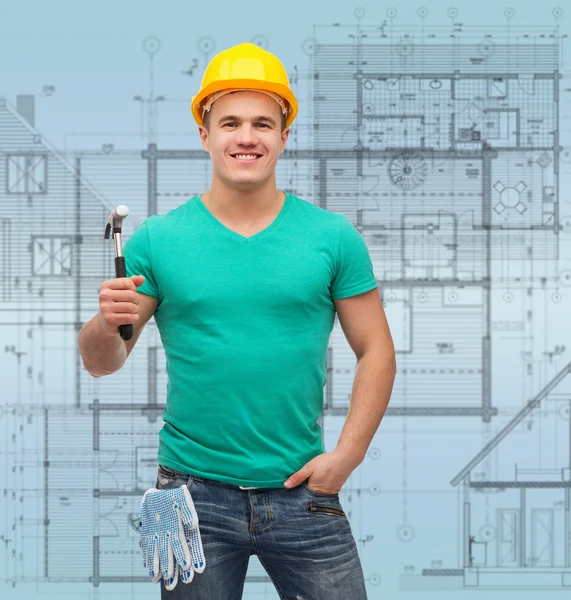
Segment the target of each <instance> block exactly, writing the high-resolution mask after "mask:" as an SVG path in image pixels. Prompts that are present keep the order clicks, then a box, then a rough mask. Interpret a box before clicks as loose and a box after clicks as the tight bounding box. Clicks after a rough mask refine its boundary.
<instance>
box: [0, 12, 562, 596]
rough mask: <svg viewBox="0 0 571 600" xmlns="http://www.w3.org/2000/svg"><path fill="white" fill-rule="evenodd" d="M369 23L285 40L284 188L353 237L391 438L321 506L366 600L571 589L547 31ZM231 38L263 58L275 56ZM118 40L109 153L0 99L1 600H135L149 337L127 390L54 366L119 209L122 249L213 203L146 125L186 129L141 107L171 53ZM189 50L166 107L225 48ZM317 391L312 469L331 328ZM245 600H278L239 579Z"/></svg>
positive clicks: (204, 42)
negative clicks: (201, 200) (119, 110)
mask: <svg viewBox="0 0 571 600" xmlns="http://www.w3.org/2000/svg"><path fill="white" fill-rule="evenodd" d="M324 8H325V7H324ZM353 9H354V12H351V11H353ZM382 10H383V11H385V12H384V15H383V16H382V17H380V18H379V16H378V15H375V16H374V17H373V16H370V15H368V14H367V13H366V11H365V10H364V9H363V8H360V7H356V8H355V7H351V11H349V13H348V14H349V17H350V18H348V17H347V11H346V10H345V9H344V10H343V12H342V15H343V18H344V19H346V20H347V23H342V22H339V23H331V24H327V25H321V24H316V25H314V26H311V27H309V29H307V30H306V31H305V33H304V35H303V37H301V38H300V39H297V38H294V39H295V43H296V45H297V49H296V51H295V53H293V51H292V59H287V60H286V61H285V62H287V66H288V72H289V73H290V79H291V83H292V87H293V89H294V91H295V93H296V94H297V95H298V97H299V98H300V104H302V103H303V106H304V107H305V108H304V112H303V113H302V114H300V118H299V121H298V122H297V123H296V125H295V131H294V132H292V136H291V137H290V140H289V142H288V146H287V149H286V151H285V152H284V153H283V155H282V156H281V157H280V160H279V162H278V168H277V175H278V184H279V186H280V188H281V189H282V190H284V191H289V192H292V193H295V194H297V195H298V196H300V197H301V198H303V199H305V200H307V201H308V202H311V203H313V204H315V205H316V206H320V207H322V208H324V209H326V210H329V211H332V212H336V213H343V214H345V215H346V216H347V217H348V218H349V219H350V220H351V222H352V223H353V224H354V226H355V227H356V228H357V229H358V230H359V232H360V233H361V235H362V236H363V238H364V240H365V241H366V243H367V246H368V248H369V252H370V256H371V259H372V262H373V266H374V270H375V275H376V278H377V281H378V285H379V293H380V294H381V297H382V300H383V306H384V308H385V311H386V314H387V318H388V320H389V324H390V327H391V332H392V335H393V339H394V342H395V347H396V351H397V363H398V365H397V368H398V374H397V378H396V382H395V387H394V392H393V395H392V398H391V402H390V405H389V409H388V411H387V415H386V418H385V419H384V421H383V423H382V426H381V428H380V430H379V432H378V434H377V436H376V437H375V439H374V441H373V443H372V444H371V448H370V451H369V453H368V455H367V458H366V459H365V461H364V462H363V464H362V465H360V467H359V468H358V469H357V470H356V472H355V473H354V474H353V475H352V476H351V478H350V479H349V480H348V482H347V485H346V486H345V488H344V489H343V491H342V493H341V500H342V502H343V505H344V507H345V508H346V513H347V515H348V517H349V519H350V521H351V525H352V527H353V530H354V533H355V537H356V539H357V540H358V543H359V551H360V553H361V556H362V560H363V567H364V571H365V577H366V580H367V590H368V593H369V597H370V598H371V599H376V598H379V599H380V598H386V597H390V598H392V597H403V598H404V597H406V598H409V597H410V598H413V597H414V598H418V597H420V596H419V594H421V595H422V597H423V598H424V597H431V594H432V593H434V597H439V594H440V593H441V591H442V590H445V589H454V590H457V593H458V594H462V593H464V592H465V591H466V592H467V593H469V592H474V591H475V590H478V591H481V592H482V593H490V590H501V593H502V594H506V595H504V596H502V597H505V598H507V597H510V596H508V595H507V594H509V593H510V591H513V593H514V596H513V597H514V598H515V597H516V596H515V594H516V593H520V592H521V591H525V590H529V589H534V590H536V593H540V592H538V591H537V590H540V591H541V590H560V589H564V590H566V589H570V590H571V385H570V384H571V377H570V372H571V351H570V350H571V345H570V344H569V343H568V339H569V335H570V334H569V331H570V326H569V323H570V321H569V307H570V306H571V304H570V302H571V289H570V287H571V201H569V199H568V197H569V189H571V188H570V184H571V141H570V131H569V117H570V115H571V111H570V99H569V93H570V91H571V85H570V80H569V77H568V73H567V71H566V59H568V56H567V55H566V52H567V50H568V49H567V45H568V40H567V35H566V33H565V31H564V28H563V25H562V19H563V10H562V9H561V8H557V7H556V8H553V9H552V8H550V9H549V11H547V12H546V14H541V15H539V17H540V18H538V19H536V23H538V22H539V23H543V22H545V23H546V24H539V25H538V24H533V25H521V24H516V22H515V21H516V19H515V10H514V9H512V8H509V7H508V8H505V9H504V8H502V9H501V11H500V12H499V14H500V15H501V16H500V17H498V19H497V24H496V25H494V26H483V25H480V26H475V25H466V24H465V23H463V22H461V19H460V16H459V11H458V10H457V9H455V8H448V7H446V8H445V9H442V10H440V13H443V14H444V15H445V16H444V17H443V18H439V20H438V23H437V24H434V19H432V20H430V19H429V18H428V15H429V9H428V8H422V7H421V8H419V9H418V11H417V19H416V21H415V22H414V23H411V24H407V23H405V22H404V19H401V18H400V17H399V16H398V11H397V10H396V9H395V8H386V9H385V8H383V9H382ZM248 35H249V37H251V38H252V41H254V42H255V43H258V44H259V45H261V46H264V47H268V48H269V49H271V42H272V38H271V35H270V34H264V35H262V34H261V33H259V34H256V35H254V36H253V37H252V36H250V34H248ZM141 39H142V50H139V52H141V54H142V56H143V57H144V58H145V60H146V61H147V62H146V63H145V62H142V64H143V65H144V64H147V65H148V71H143V73H142V74H143V76H147V77H148V81H149V88H150V90H149V94H148V98H143V97H142V96H139V97H138V100H139V101H140V102H139V103H140V105H141V107H143V108H144V138H145V139H144V143H141V144H138V142H136V141H133V145H132V147H131V148H129V149H125V148H124V147H116V146H118V144H117V143H116V141H115V140H114V138H113V135H112V134H105V135H101V138H100V142H101V143H100V145H99V147H90V148H87V147H79V146H78V147H73V148H72V147H70V146H69V145H67V146H66V148H65V149H64V148H63V147H62V146H61V145H58V143H56V142H55V141H53V140H48V139H46V137H45V136H44V135H43V132H42V123H41V122H40V120H39V111H38V110H37V98H36V97H35V95H34V94H26V93H19V92H18V93H12V92H10V94H8V93H5V92H4V91H3V90H2V89H1V88H0V207H1V209H2V210H1V215H0V335H1V339H2V344H1V346H0V374H1V376H2V392H1V393H0V506H1V510H0V596H1V597H2V598H4V597H6V598H7V599H11V598H17V597H19V598H21V597H22V596H21V595H19V590H20V589H24V588H23V587H22V586H27V585H30V586H32V587H33V588H34V590H35V591H34V592H33V593H37V596H35V595H32V596H30V597H34V598H36V597H39V596H40V595H41V596H42V597H44V598H45V597H47V598H51V597H52V595H53V597H54V598H58V597H61V595H62V594H64V593H66V594H69V593H71V594H72V595H73V594H75V595H74V597H77V598H83V597H85V598H97V597H100V596H101V597H105V598H111V597H114V596H112V594H116V595H117V597H119V595H121V597H122V598H127V597H128V598H140V597H147V596H148V597H152V595H153V594H154V595H155V597H157V594H158V588H157V587H156V586H152V585H149V577H148V573H147V572H146V570H145V569H144V568H143V564H142V558H141V556H140V551H139V546H138V543H139V534H140V522H139V507H140V502H141V498H142V495H143V494H144V492H145V491H146V490H147V489H148V488H149V487H153V486H154V485H155V481H156V469H157V461H156V459H157V457H156V454H157V445H158V432H159V430H160V428H161V426H162V418H161V417H162V413H163V411H164V410H165V405H166V404H165V403H166V389H167V376H166V364H165V356H164V352H163V348H162V344H161V340H160V335H159V332H158V331H157V328H156V326H155V323H154V321H153V320H152V321H151V322H150V323H149V325H148V326H147V327H146V328H145V330H144V332H143V335H142V336H141V338H140V340H139V341H138V343H137V347H136V350H135V351H134V352H133V353H132V354H131V356H130V357H129V359H128V361H127V363H126V364H125V366H124V367H123V368H122V369H121V370H120V371H119V372H117V373H115V374H113V375H111V376H107V377H102V378H98V379H95V378H93V377H91V376H90V375H89V374H88V373H87V372H86V370H85V369H84V368H83V365H82V362H81V357H80V355H79V352H78V348H77V336H78V333H79V331H80V329H81V328H82V327H83V325H84V324H85V323H86V322H87V321H88V320H89V319H91V318H92V317H93V315H94V314H96V312H97V310H98V293H99V287H100V285H101V282H102V281H103V280H105V279H110V278H112V277H113V258H114V248H113V244H112V243H111V242H110V241H109V240H105V239H104V230H105V224H106V222H107V217H108V215H109V212H110V210H112V209H113V208H114V207H115V206H117V205H119V204H125V205H127V206H128V207H129V210H130V214H129V216H128V217H127V219H126V220H125V222H124V225H123V232H124V241H125V240H126V239H127V238H128V236H129V235H130V233H132V232H133V231H134V230H136V229H137V228H138V227H139V226H140V225H141V224H142V223H143V221H144V220H145V219H146V218H147V217H148V216H149V215H153V214H164V213H166V212H168V211H169V210H171V209H173V208H176V207H177V206H180V205H181V204H182V203H184V202H186V201H187V200H188V199H189V198H190V197H192V196H194V195H196V194H199V193H201V192H203V191H204V190H205V189H207V188H208V186H209V182H210V169H211V164H210V159H209V156H208V155H207V154H206V153H205V152H204V151H203V150H202V149H201V148H200V147H199V146H198V142H197V141H196V144H195V145H196V147H188V145H187V144H183V145H181V147H165V146H163V145H162V144H161V139H162V138H161V128H160V126H159V123H160V121H159V120H158V119H157V103H158V102H160V103H161V110H162V111H179V114H182V115H183V116H181V117H180V118H181V120H182V119H190V118H191V117H190V113H189V112H188V107H185V108H183V109H182V110H181V108H180V104H176V103H169V102H168V100H169V97H168V93H167V94H166V96H165V97H160V96H158V94H163V93H164V92H165V90H163V89H158V87H157V85H158V84H157V80H158V77H156V75H157V73H158V70H159V69H160V68H161V67H160V66H159V58H160V56H161V51H162V49H163V48H164V47H165V46H166V45H167V44H168V39H167V38H166V37H164V38H163V37H159V36H156V37H155V36H146V37H145V36H141ZM193 44H194V48H193V49H192V52H191V55H190V59H189V56H188V55H186V56H184V57H183V58H181V61H182V62H183V63H184V64H187V63H188V64H189V65H190V66H189V67H188V68H187V70H186V71H184V72H183V73H182V75H183V76H184V77H186V78H187V79H188V84H189V86H188V89H189V90H194V89H195V88H197V86H198V84H199V82H200V77H201V74H202V69H203V65H204V63H205V62H207V61H208V60H209V59H210V58H211V57H212V56H213V55H214V54H215V53H216V52H217V51H218V50H220V49H222V48H223V47H224V45H225V42H224V41H223V40H222V39H215V38H214V37H210V36H209V35H203V36H201V35H196V36H195V37H194V38H193ZM138 75H141V73H139V74H138ZM190 94H191V92H189V100H190ZM163 100H165V102H163ZM121 101H123V100H121ZM129 101H131V100H130V99H129ZM86 129H88V128H87V127H86ZM193 135H194V133H193ZM98 139H99V138H98ZM2 350H3V351H2ZM327 367H328V370H327V373H328V379H327V383H326V385H325V387H324V409H323V414H322V417H321V422H322V424H323V426H324V431H325V435H326V441H327V443H326V446H327V447H328V448H332V447H334V445H335V441H336V439H337V436H338V435H339V432H340V430H341V427H342V425H343V421H344V418H345V417H346V415H347V411H348V408H349V404H350V398H351V390H352V382H353V377H354V372H355V367H356V359H355V356H354V354H353V352H352V351H351V349H350V347H349V345H348V343H347V341H346V339H345V336H344V334H343V331H342V329H341V327H340V325H339V323H338V322H337V321H336V323H335V327H334V330H333V332H332V335H331V340H330V344H329V348H328V354H327ZM269 417H270V416H269ZM70 586H71V587H70ZM121 586H124V587H121ZM25 589H31V588H25ZM70 590H71V592H70ZM4 594H6V596H5V595H4ZM425 594H426V595H425ZM244 597H245V598H256V599H258V598H259V599H264V600H266V599H270V598H271V599H273V598H277V596H276V595H275V591H274V590H273V587H272V585H271V581H270V579H269V577H268V576H267V574H266V572H265V570H264V569H263V567H262V565H261V564H260V563H259V562H258V561H257V560H256V559H255V557H252V559H251V563H250V570H249V572H248V577H247V595H245V596H244Z"/></svg>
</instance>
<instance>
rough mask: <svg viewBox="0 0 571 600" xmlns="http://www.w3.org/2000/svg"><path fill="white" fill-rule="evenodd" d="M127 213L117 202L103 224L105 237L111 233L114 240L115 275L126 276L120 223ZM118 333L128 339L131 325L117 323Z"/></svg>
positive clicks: (107, 237) (127, 210)
mask: <svg viewBox="0 0 571 600" xmlns="http://www.w3.org/2000/svg"><path fill="white" fill-rule="evenodd" d="M128 214H129V209H128V208H127V207H126V206H125V205H124V204H119V206H117V207H115V208H114V209H113V210H112V211H111V212H110V213H109V218H108V219H107V225H106V226H105V239H106V240H108V239H109V234H110V233H111V234H112V237H113V239H114V240H115V275H116V276H117V278H119V277H127V270H126V269H125V257H124V256H123V247H122V245H121V223H122V222H123V219H124V218H125V217H126V216H127V215H128ZM119 335H120V336H121V339H123V340H130V339H131V338H132V337H133V325H132V324H131V323H128V324H127V325H119Z"/></svg>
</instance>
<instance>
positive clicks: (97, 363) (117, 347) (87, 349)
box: [78, 315, 127, 377]
mask: <svg viewBox="0 0 571 600" xmlns="http://www.w3.org/2000/svg"><path fill="white" fill-rule="evenodd" d="M98 319H99V315H95V316H94V317H93V319H91V321H88V322H87V323H86V324H85V325H84V327H83V329H82V330H81V331H80V332H79V337H78V346H79V352H80V354H81V358H82V361H83V366H84V367H85V369H86V370H87V371H88V372H89V373H90V374H91V375H93V377H101V376H102V375H110V374H111V373H115V372H116V371H118V370H119V369H120V368H121V367H122V366H123V364H124V362H125V361H126V360H127V348H126V346H125V342H123V340H122V339H121V337H120V336H119V335H109V334H108V333H106V332H105V331H104V329H103V328H102V327H101V325H100V324H99V321H98Z"/></svg>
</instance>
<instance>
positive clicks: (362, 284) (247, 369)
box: [123, 194, 377, 487]
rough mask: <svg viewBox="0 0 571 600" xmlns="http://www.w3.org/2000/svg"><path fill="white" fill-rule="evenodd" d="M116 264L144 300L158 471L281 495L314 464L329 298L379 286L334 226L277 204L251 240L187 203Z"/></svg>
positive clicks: (344, 224)
mask: <svg viewBox="0 0 571 600" xmlns="http://www.w3.org/2000/svg"><path fill="white" fill-rule="evenodd" d="M123 253H124V255H125V261H126V266H127V276H129V277H130V276H131V275H144V276H145V278H146V279H145V283H144V284H143V285H142V286H141V287H139V288H138V290H139V292H141V293H142V294H147V295H150V296H153V297H155V298H156V299H157V300H158V307H157V311H156V313H155V322H156V324H157V328H158V331H159V333H160V336H161V340H162V343H163V346H164V350H165V356H166V369H167V375H168V384H167V403H166V408H165V411H164V413H163V419H164V426H163V427H162V429H161V431H160V434H159V451H158V460H159V462H160V463H161V464H163V465H165V466H167V467H170V468H172V469H176V470H179V471H183V472H186V473H190V474H192V475H197V476H202V477H206V478H209V479H215V480H218V481H224V482H226V483H231V484H234V485H240V486H252V487H282V486H283V483H284V481H285V480H286V479H287V477H288V476H289V475H291V474H292V473H294V472H295V471H297V470H299V469H300V468H301V467H302V466H303V465H304V464H305V463H307V462H308V461H310V460H311V459H312V458H314V457H315V456H317V455H319V454H322V453H323V452H325V449H324V446H323V440H322V431H321V427H320V426H319V424H318V419H319V417H320V415H321V413H322V411H323V387H324V385H325V383H326V380H327V370H326V366H327V346H328V343H329V337H330V334H331V331H332V329H333V325H334V320H335V305H334V304H333V299H336V300H337V299H339V298H346V297H348V296H354V295H356V294H361V293H363V292H366V291H368V290H371V289H374V288H375V287H377V281H376V279H375V276H374V273H373V266H372V263H371V259H370V256H369V252H368V249H367V246H366V244H365V241H364V240H363V238H362V236H361V235H360V233H359V232H358V231H357V229H356V228H355V227H354V226H353V225H352V223H351V222H350V221H349V219H348V218H347V217H346V216H345V215H342V214H336V213H332V212H329V211H328V210H325V209H323V208H320V207H317V206H314V205H313V204H311V203H309V202H307V201H305V200H302V199H301V198H298V197H297V196H294V195H292V194H287V196H286V199H285V203H284V205H283V207H282V209H281V211H280V213H279V214H278V216H277V217H276V218H275V219H274V221H273V222H272V223H271V224H270V225H269V226H268V227H266V228H265V229H264V230H262V231H260V232H258V233H257V234H255V235H253V236H251V237H248V238H247V237H244V236H242V235H240V234H238V233H236V232H234V231H232V230H231V229H229V228H227V227H226V226H225V225H223V224H222V223H221V222H220V221H219V220H218V219H216V217H214V215H213V214H212V213H211V212H210V211H209V210H208V209H207V208H206V206H205V205H204V204H203V202H202V200H201V199H200V197H199V196H195V197H193V198H191V199H190V200H188V201H187V202H185V203H184V204H183V205H181V206H179V207H178V208H176V209H174V210H171V211H169V212H168V213H167V214H165V215H161V216H159V215H153V216H150V217H148V218H147V219H146V220H145V221H144V222H143V224H142V225H141V226H140V227H139V228H138V229H137V230H136V231H135V232H134V233H133V234H132V235H131V236H130V237H129V239H128V240H127V242H126V244H125V247H124V250H123Z"/></svg>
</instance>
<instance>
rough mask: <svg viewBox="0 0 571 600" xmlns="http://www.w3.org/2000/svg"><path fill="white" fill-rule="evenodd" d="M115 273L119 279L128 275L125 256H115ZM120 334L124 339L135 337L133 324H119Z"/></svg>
mask: <svg viewBox="0 0 571 600" xmlns="http://www.w3.org/2000/svg"><path fill="white" fill-rule="evenodd" d="M115 275H116V276H117V279H119V278H120V277H127V269H126V268H125V257H124V256H116V257H115ZM119 335H120V336H121V339H123V340H130V339H131V338H132V337H133V325H132V324H131V323H128V324H127V325H119Z"/></svg>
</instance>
